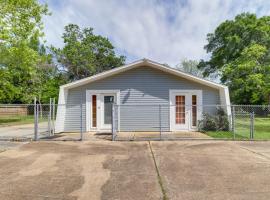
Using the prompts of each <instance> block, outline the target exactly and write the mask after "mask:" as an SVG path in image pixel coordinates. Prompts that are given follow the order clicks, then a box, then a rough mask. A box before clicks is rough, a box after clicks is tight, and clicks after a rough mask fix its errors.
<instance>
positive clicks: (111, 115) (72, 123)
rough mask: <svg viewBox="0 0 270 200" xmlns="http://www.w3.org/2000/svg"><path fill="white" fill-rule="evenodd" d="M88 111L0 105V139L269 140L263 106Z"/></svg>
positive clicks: (268, 114)
mask: <svg viewBox="0 0 270 200" xmlns="http://www.w3.org/2000/svg"><path fill="white" fill-rule="evenodd" d="M92 109H93V108H91V107H90V108H87V107H86V105H85V104H62V105H58V104H54V103H53V102H51V103H50V104H27V105H26V104H23V105H22V104H20V105H16V104H1V105H0V140H24V139H30V140H44V139H59V140H83V139H85V138H86V137H88V136H90V135H91V134H92V135H93V132H94V136H95V135H99V136H100V137H104V138H105V137H106V138H107V139H108V138H111V139H112V140H178V139H186V138H200V139H213V138H214V139H232V140H233V139H235V140H253V139H254V140H269V139H270V106H269V105H232V106H222V105H203V106H199V105H164V104H160V105H159V104H149V105H126V104H125V105H116V104H112V105H111V106H107V107H106V109H107V110H106V111H105V110H104V109H103V110H102V109H100V110H98V108H96V109H97V110H95V112H93V110H92ZM102 112H104V113H102ZM94 115H95V119H94V118H93V116H94ZM57 118H58V121H57ZM105 118H106V120H105ZM59 119H61V120H59ZM98 120H100V122H98ZM105 121H106V123H104V122H105ZM92 123H95V125H96V127H94V128H93V124H92ZM59 127H61V131H59V130H57V129H59ZM104 128H105V129H106V130H105V129H104ZM89 131H91V133H88V132H89ZM104 131H106V134H105V133H104ZM88 138H93V137H88Z"/></svg>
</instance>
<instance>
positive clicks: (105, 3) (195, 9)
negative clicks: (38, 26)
mask: <svg viewBox="0 0 270 200" xmlns="http://www.w3.org/2000/svg"><path fill="white" fill-rule="evenodd" d="M40 2H41V3H47V4H48V6H49V10H50V11H51V13H52V15H51V16H46V17H44V19H43V20H44V32H45V39H46V41H47V45H48V46H49V45H54V46H56V47H62V46H63V40H62V38H61V36H62V34H63V30H64V26H65V25H67V24H69V23H75V24H78V25H79V26H80V27H92V28H94V33H95V34H99V35H102V36H104V37H107V38H109V40H110V41H111V42H112V44H113V45H114V47H115V48H116V53H117V54H118V55H124V56H126V62H127V63H129V62H133V61H135V60H138V59H142V58H148V59H152V60H154V61H157V62H160V63H167V64H169V65H171V66H175V65H176V64H178V63H180V62H181V61H182V60H184V59H193V60H200V59H208V58H209V56H210V55H209V54H207V52H206V51H205V49H204V48H203V47H204V45H205V44H207V40H206V35H207V33H211V32H214V30H215V28H216V27H217V26H218V25H219V24H220V23H221V22H223V21H225V20H231V19H233V18H234V17H235V16H236V15H237V14H239V13H242V12H251V13H256V14H257V15H258V16H259V17H260V16H263V15H270V0H40Z"/></svg>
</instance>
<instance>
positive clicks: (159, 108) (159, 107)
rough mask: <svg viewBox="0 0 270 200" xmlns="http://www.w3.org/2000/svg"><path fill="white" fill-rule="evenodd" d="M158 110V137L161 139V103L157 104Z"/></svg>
mask: <svg viewBox="0 0 270 200" xmlns="http://www.w3.org/2000/svg"><path fill="white" fill-rule="evenodd" d="M158 110H159V139H160V140H162V134H161V132H162V130H161V105H159V106H158Z"/></svg>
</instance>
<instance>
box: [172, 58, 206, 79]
mask: <svg viewBox="0 0 270 200" xmlns="http://www.w3.org/2000/svg"><path fill="white" fill-rule="evenodd" d="M198 64H199V62H198V61H196V60H187V59H185V60H183V61H182V62H181V63H180V64H178V65H177V66H176V68H177V69H179V70H181V71H183V72H186V73H189V74H192V75H194V76H198V77H203V71H202V70H201V69H199V68H198Z"/></svg>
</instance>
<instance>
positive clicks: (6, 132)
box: [0, 122, 48, 139]
mask: <svg viewBox="0 0 270 200" xmlns="http://www.w3.org/2000/svg"><path fill="white" fill-rule="evenodd" d="M47 125H48V123H47V122H41V123H39V133H43V132H45V131H47V129H48V128H47ZM14 138H34V123H30V124H19V125H12V126H0V139H14Z"/></svg>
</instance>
